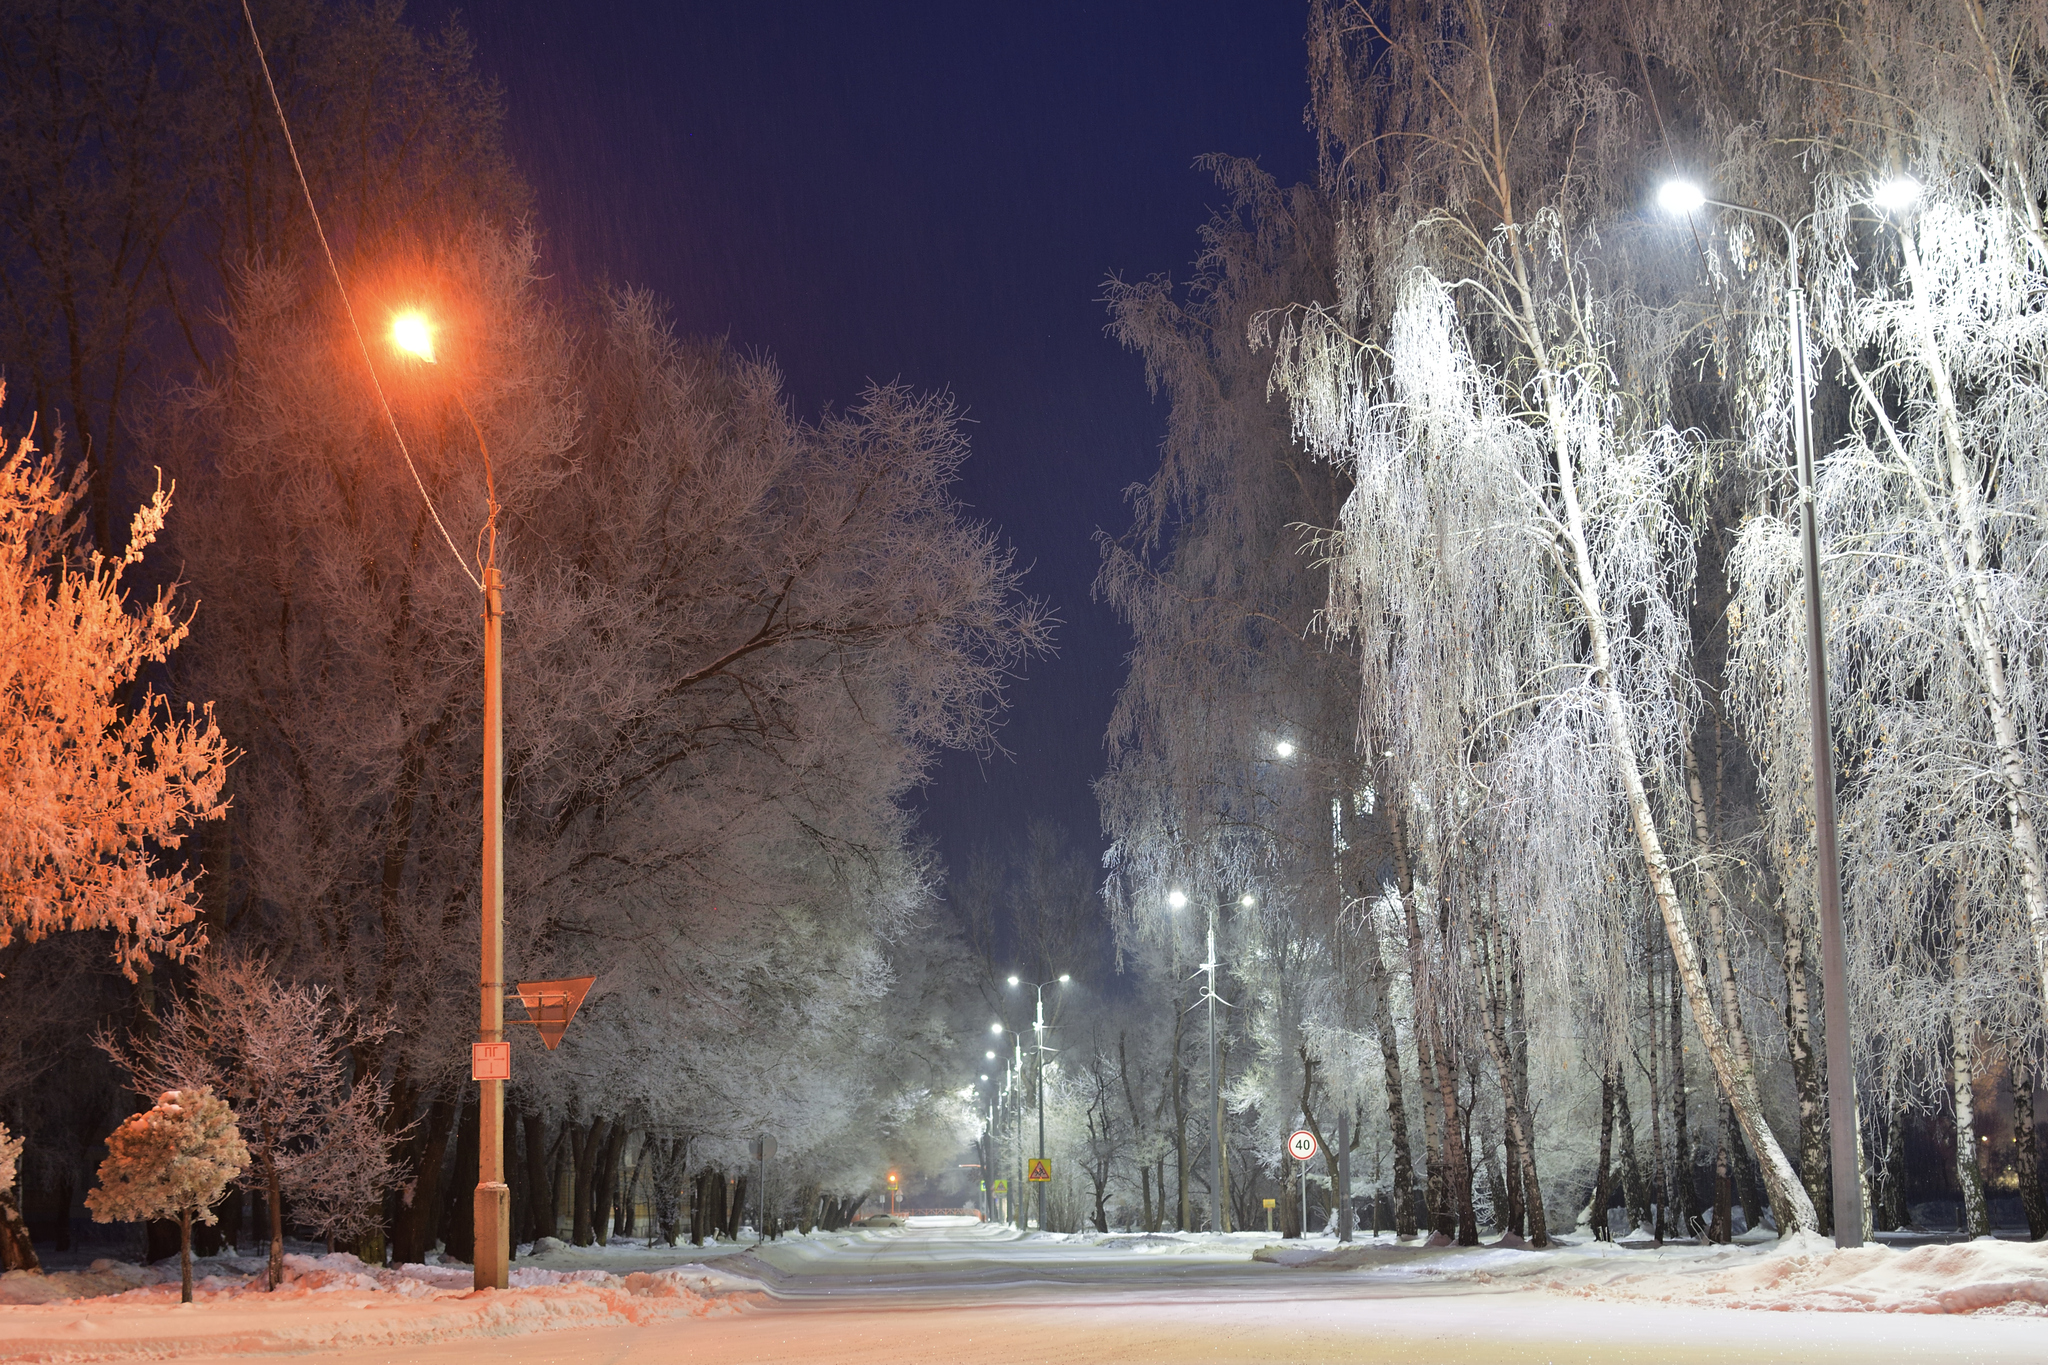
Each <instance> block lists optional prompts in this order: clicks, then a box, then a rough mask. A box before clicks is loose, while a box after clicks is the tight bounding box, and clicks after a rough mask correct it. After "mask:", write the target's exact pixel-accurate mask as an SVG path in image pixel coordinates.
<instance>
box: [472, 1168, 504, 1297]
mask: <svg viewBox="0 0 2048 1365" xmlns="http://www.w3.org/2000/svg"><path fill="white" fill-rule="evenodd" d="M511 1274H512V1187H511V1186H509V1185H505V1184H490V1185H478V1186H477V1187H476V1287H477V1288H478V1289H503V1288H505V1287H506V1286H507V1285H508V1284H509V1283H510V1281H511Z"/></svg>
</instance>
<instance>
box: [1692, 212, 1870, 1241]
mask: <svg viewBox="0 0 2048 1365" xmlns="http://www.w3.org/2000/svg"><path fill="white" fill-rule="evenodd" d="M1907 199H1908V200H1909V199H1910V196H1908V197H1907ZM1657 202H1658V203H1659V204H1660V205H1662V206H1663V208H1664V209H1665V210H1666V211H1667V212H1670V213H1683V214H1690V213H1692V212H1693V211H1694V210H1696V209H1699V208H1701V207H1703V206H1708V205H1711V206H1712V207H1714V208H1719V209H1727V210H1728V211H1729V212H1731V213H1747V214H1750V215H1752V216H1754V217H1757V218H1768V219H1770V220H1771V221H1772V222H1773V223H1776V224H1777V225H1778V227H1779V228H1780V229H1781V230H1782V231H1783V232H1784V234H1785V261H1786V269H1787V285H1788V287H1787V290H1786V300H1785V311H1786V324H1787V330H1788V332H1789V333H1790V342H1791V355H1790V357H1789V359H1790V362H1791V373H1792V447H1793V458H1794V463H1795V465H1796V467H1797V469H1798V480H1799V545H1800V550H1801V552H1802V557H1803V559H1804V561H1805V564H1804V568H1805V576H1806V709H1807V728H1808V729H1809V730H1810V731H1811V732H1812V733H1811V736H1810V738H1811V741H1812V764H1813V841H1814V899H1815V901H1816V902H1817V903H1818V905H1819V908H1820V976H1821V988H1822V990H1823V992H1824V993H1825V996H1826V998H1825V999H1824V1000H1823V1001H1822V1006H1821V1018H1822V1032H1823V1033H1824V1034H1825V1035H1826V1053H1827V1086H1828V1159H1829V1162H1830V1163H1831V1165H1832V1166H1833V1169H1834V1179H1833V1182H1832V1183H1833V1186H1834V1200H1833V1214H1834V1224H1835V1245H1836V1246H1838V1247H1860V1246H1862V1245H1863V1179H1862V1175H1863V1173H1862V1167H1861V1163H1860V1162H1858V1160H1857V1159H1856V1074H1855V1071H1854V1070H1853V1066H1854V1063H1853V1062H1852V1061H1851V1059H1850V1052H1849V982H1848V978H1849V967H1848V947H1847V936H1846V934H1845V933H1844V931H1843V928H1842V860H1841V851H1840V849H1839V847H1838V846H1837V843H1836V837H1835V746H1834V731H1833V729H1832V728H1831V726H1830V724H1829V721H1828V650H1827V634H1826V629H1825V626H1826V618H1825V617H1824V615H1823V613H1822V610H1821V585H1820V528H1819V524H1818V522H1817V520H1816V509H1815V507H1814V478H1813V379H1812V376H1811V375H1809V374H1808V373H1807V368H1806V291H1805V289H1803V288H1802V287H1801V286H1800V282H1799V231H1798V227H1796V226H1795V225H1794V224H1792V223H1789V222H1787V221H1786V220H1785V219H1783V218H1780V217H1779V216H1778V215H1777V214H1775V213H1771V212H1769V211H1768V210H1765V209H1760V208H1755V207H1753V206H1751V205H1749V204H1734V203H1729V202H1728V201H1727V200H1724V199H1709V198H1708V197H1707V196H1706V193H1705V191H1703V190H1701V189H1700V187H1699V186H1697V185H1695V184H1692V183H1691V182H1689V181H1684V180H1673V181H1670V182H1668V183H1666V184H1665V185H1664V187H1663V188H1662V189H1661V190H1660V191H1658V194H1657ZM1900 202H1901V203H1902V204H1903V203H1904V202H1907V200H1901V201H1900ZM1808 216H1809V217H1810V216H1811V215H1808ZM1806 221H1807V220H1806V219H1804V218H1802V219H1800V223H1801V224H1804V223H1805V222H1806Z"/></svg>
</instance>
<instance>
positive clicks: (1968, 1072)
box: [1948, 890, 1991, 1237]
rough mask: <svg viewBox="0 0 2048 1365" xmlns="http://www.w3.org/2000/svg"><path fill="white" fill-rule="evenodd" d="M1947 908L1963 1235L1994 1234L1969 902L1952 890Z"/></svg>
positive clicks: (1952, 1074)
mask: <svg viewBox="0 0 2048 1365" xmlns="http://www.w3.org/2000/svg"><path fill="white" fill-rule="evenodd" d="M1949 906H1950V911H1949V913H1950V918H1951V921H1952V923H1953V925H1954V929H1955V943H1954V945H1953V946H1952V947H1951V949H1950V952H1949V970H1950V972H1951V973H1952V974H1953V977H1952V979H1953V982H1954V985H1953V988H1952V992H1951V994H1950V996H1949V1013H1948V1034H1949V1041H1948V1047H1949V1079H1950V1083H1951V1085H1950V1094H1951V1096H1952V1097H1953V1099H1954V1101H1955V1117H1956V1184H1957V1185H1958V1186H1959V1187H1960V1189H1961V1193H1962V1199H1963V1231H1965V1232H1967V1233H1969V1235H1970V1236H1972V1237H1982V1236H1984V1235H1986V1234H1987V1233H1989V1232H1990V1231H1991V1209H1990V1205H1989V1204H1987V1203H1986V1202H1985V1198H1984V1164H1983V1161H1982V1160H1981V1159H1980V1158H1981V1154H1980V1153H1979V1152H1978V1151H1977V1087H1976V1079H1977V1076H1976V1050H1977V1021H1976V1020H1975V1019H1974V1018H1972V1017H1971V1015H1970V1012H1969V1008H1968V1006H1967V1004H1966V1003H1965V1001H1966V997H1965V995H1964V991H1965V990H1966V989H1967V988H1968V986H1969V976H1970V918H1969V916H1970V912H1969V901H1968V898H1967V897H1965V896H1963V895H1962V894H1960V892H1959V891H1954V890H1952V891H1951V892H1950V893H1949Z"/></svg>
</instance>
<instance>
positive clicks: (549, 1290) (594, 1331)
mask: <svg viewBox="0 0 2048 1365" xmlns="http://www.w3.org/2000/svg"><path fill="white" fill-rule="evenodd" d="M917 1221H919V1222H926V1220H917ZM936 1221H937V1222H939V1223H940V1225H938V1226H933V1225H930V1223H926V1225H924V1226H912V1227H910V1228H907V1229H904V1230H900V1231H898V1230H889V1231H879V1232H858V1233H839V1234H818V1235H815V1236H813V1237H809V1238H804V1237H788V1238H784V1239H782V1240H779V1241H776V1242H773V1243H770V1244H767V1245H765V1246H761V1247H758V1248H756V1247H750V1246H742V1247H712V1248H706V1249H703V1250H697V1249H693V1248H687V1247H686V1248H681V1249H677V1250H665V1249H661V1248H644V1247H624V1246H615V1247H609V1248H605V1249H602V1250H598V1249H575V1248H565V1249H563V1250H561V1251H557V1252H551V1253H549V1254H547V1255H545V1256H542V1257H540V1258H529V1259H527V1260H524V1261H522V1262H520V1269H519V1271H518V1272H517V1273H516V1277H515V1288H513V1289H512V1290H510V1291H506V1292H503V1293H497V1294H484V1295H474V1294H471V1293H469V1292H468V1291H467V1289H466V1284H465V1281H466V1277H467V1272H466V1271H463V1270H459V1269H456V1268H453V1267H450V1268H442V1267H411V1268H406V1269H405V1270H402V1271H400V1272H390V1271H379V1272H366V1271H362V1270H351V1269H350V1268H349V1267H350V1265H351V1262H350V1260H349V1258H345V1257H332V1258H319V1259H317V1260H316V1259H313V1258H303V1259H301V1258H295V1265H296V1266H297V1267H298V1268H299V1272H300V1273H299V1274H298V1275H297V1277H296V1278H295V1279H294V1280H293V1281H292V1282H291V1283H290V1284H288V1285H287V1286H286V1288H285V1289H284V1290H283V1291H281V1292H280V1293H279V1294H277V1295H275V1296H273V1295H266V1294H264V1293H262V1292H261V1291H260V1290H256V1289H252V1288H246V1287H241V1286H239V1285H234V1284H231V1283H229V1281H230V1280H232V1279H234V1278H236V1277H231V1276H230V1277H216V1278H215V1279H213V1280H210V1281H205V1280H203V1281H202V1288H201V1292H200V1294H199V1302H197V1303H196V1304H194V1305H192V1306H190V1307H183V1308H181V1307H179V1306H178V1304H177V1303H176V1298H177V1287H176V1284H175V1277H173V1279H172V1280H171V1281H170V1282H167V1283H165V1284H162V1285H155V1286H144V1287H141V1288H137V1289H130V1290H127V1291H125V1292H122V1293H118V1294H111V1295H107V1294H104V1293H103V1292H102V1296H100V1297H93V1298H68V1299H63V1300H58V1301H53V1302H47V1303H41V1304H32V1303H21V1302H18V1301H17V1300H16V1295H18V1294H19V1292H20V1291H22V1290H24V1289H25V1288H26V1286H25V1284H24V1283H23V1282H22V1281H21V1280H20V1279H17V1278H13V1277H10V1279H9V1280H7V1281H0V1291H15V1294H13V1295H11V1294H10V1293H8V1292H0V1303H6V1304H7V1305H8V1306H4V1307H0V1360H36V1361H48V1362H64V1361H88V1360H111V1359H122V1358H137V1357H143V1356H153V1357H159V1358H161V1357H164V1356H173V1357H176V1358H179V1359H186V1360H203V1359H242V1360H246V1359H250V1358H252V1357H262V1356H265V1355H275V1354H286V1353H289V1354H295V1355H304V1354H305V1353H307V1352H317V1353H319V1355H318V1357H317V1358H321V1359H331V1360H337V1361H373V1360H375V1361H388V1360H400V1359H403V1360H422V1361H450V1362H453V1361H467V1360H484V1359H490V1360H493V1361H505V1360H510V1361H517V1362H547V1361H570V1360H577V1361H589V1360H596V1361H606V1362H619V1363H620V1365H624V1363H626V1362H639V1361H648V1362H653V1361H696V1360H704V1361H714V1360H716V1361H770V1360H787V1359H803V1360H807V1361H820V1362H867V1361H875V1362H881V1361H901V1362H922V1361H932V1362H937V1361H983V1360H986V1361H1003V1362H1015V1361H1041V1360H1043V1361H1060V1362H1077V1363H1078V1362H1096V1361H1101V1362H1109V1361H1172V1360H1200V1361H1246V1362H1250V1361H1260V1362H1271V1361H1322V1360H1340V1359H1342V1360H1354V1359H1359V1358H1361V1353H1363V1352H1367V1351H1369V1352H1370V1356H1371V1358H1373V1359H1375V1360H1390V1361H1399V1360H1408V1359H1415V1360H1430V1361H1436V1362H1443V1361H1459V1360H1503V1361H1520V1360H1530V1361H1535V1360H1589V1361H1604V1360H1630V1359H1647V1358H1650V1357H1651V1356H1654V1357H1655V1358H1657V1359H1659V1360H1679V1361H1693V1360H1697V1361H1722V1360H1729V1361H1733V1360H1777V1359H1783V1360H1802V1361H1805V1360H1837V1359H1839V1360H1844V1361H1847V1360H1885V1359H1899V1360H1906V1359H1911V1360H1916V1361H1918V1360H1971V1361H2004V1360H2013V1361H2020V1360H2037V1359H2039V1358H2040V1357H2041V1355H2042V1351H2043V1346H2042V1343H2043V1341H2044V1338H2048V1323H2044V1322H2043V1321H2041V1318H2042V1317H2043V1316H2048V1247H2042V1246H2037V1245H2025V1244H2016V1243H2004V1242H1988V1241H1987V1242H1976V1243H1966V1244H1961V1245H1956V1246H1929V1247H1923V1248H1918V1249H1914V1250H1909V1251H1898V1250H1890V1249H1886V1248H1882V1247H1875V1248H1867V1249H1864V1250H1862V1251H1858V1252H1851V1253H1836V1252H1835V1251H1834V1250H1833V1249H1832V1248H1831V1247H1829V1246H1828V1245H1827V1244H1826V1243H1824V1242H1821V1241H1819V1240H1817V1239H1805V1240H1799V1241H1792V1242H1788V1243H1780V1244H1774V1245H1767V1246H1762V1247H1738V1248H1701V1247H1671V1248H1666V1249H1664V1250H1661V1251H1627V1250H1621V1249H1617V1248H1615V1247H1613V1246H1612V1245H1590V1246H1589V1245H1580V1246H1574V1247H1571V1248H1567V1249H1564V1250H1560V1251H1553V1252H1548V1253H1536V1252H1526V1251H1520V1250H1514V1249H1508V1248H1478V1249H1458V1248H1438V1249H1431V1248H1425V1247H1420V1246H1412V1245H1411V1246H1396V1245H1394V1244H1392V1242H1391V1240H1390V1239H1388V1238H1381V1239H1379V1240H1378V1241H1372V1240H1371V1239H1367V1240H1366V1241H1363V1242H1361V1243H1359V1244H1356V1245H1354V1246H1351V1247H1344V1248H1340V1247H1338V1246H1337V1244H1336V1243H1335V1242H1334V1241H1332V1240H1331V1239H1328V1238H1316V1239H1309V1240H1306V1241H1295V1242H1284V1243H1283V1242H1279V1241H1276V1240H1274V1239H1271V1238H1268V1237H1266V1236H1265V1235H1264V1234H1251V1233H1246V1234H1238V1235H1236V1236H1231V1237H1209V1236H1187V1237H1183V1236H1178V1235H1171V1234H1167V1235H1146V1234H1131V1235H1110V1236H1097V1235H1095V1234H1093V1233H1084V1234H1079V1235H1076V1236H1071V1237H1039V1236H1020V1235H1019V1234H1017V1233H1015V1232H1013V1231H1010V1230H1008V1229H1004V1228H998V1227H980V1226H974V1225H971V1224H970V1225H967V1226H957V1225H956V1226H946V1225H944V1222H945V1220H936ZM962 1221H964V1220H962ZM686 1258H687V1259H686ZM111 1273H112V1272H103V1273H102V1276H101V1279H102V1280H103V1281H107V1282H108V1283H112V1281H111V1280H110V1279H109V1277H110V1276H111ZM57 1283H59V1284H63V1283H68V1282H65V1281H58V1282H57ZM76 1287H77V1288H78V1289H80V1290H81V1291H84V1290H87V1289H89V1286H88V1285H87V1284H86V1283H84V1282H79V1283H77V1285H76ZM1745 1309H1751V1310H1754V1309H1782V1310H1790V1311H1780V1312H1758V1311H1742V1310H1745ZM1964 1313H1967V1314H1968V1315H1969V1316H1967V1317H1965V1316H1959V1315H1960V1314H1964Z"/></svg>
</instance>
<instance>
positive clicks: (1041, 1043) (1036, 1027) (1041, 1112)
mask: <svg viewBox="0 0 2048 1365" xmlns="http://www.w3.org/2000/svg"><path fill="white" fill-rule="evenodd" d="M1070 980H1072V978H1071V977H1069V976H1068V975H1067V974H1066V973H1065V972H1061V973H1060V974H1059V977H1058V979H1057V980H1053V981H1028V982H1027V981H1022V980H1019V979H1018V978H1017V977H1014V976H1013V977H1011V978H1010V984H1011V985H1012V986H1025V985H1028V986H1030V987H1031V989H1032V990H1033V991H1034V992H1036V993H1037V996H1038V1014H1037V1017H1036V1018H1035V1019H1033V1021H1032V1024H1031V1029H1032V1032H1033V1034H1034V1035H1035V1036H1036V1047H1035V1048H1034V1049H1033V1050H1034V1052H1035V1053H1036V1055H1037V1058H1038V1074H1037V1077H1036V1079H1035V1080H1034V1081H1033V1084H1034V1085H1035V1086H1036V1087H1037V1089H1038V1159H1039V1160H1040V1161H1043V1160H1045V988H1046V987H1047V986H1064V985H1066V984H1067V982H1068V981H1070ZM1046 1184H1047V1182H1046V1181H1043V1180H1041V1181H1039V1182H1038V1230H1039V1231H1040V1232H1044V1231H1046V1226H1045V1187H1046Z"/></svg>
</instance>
